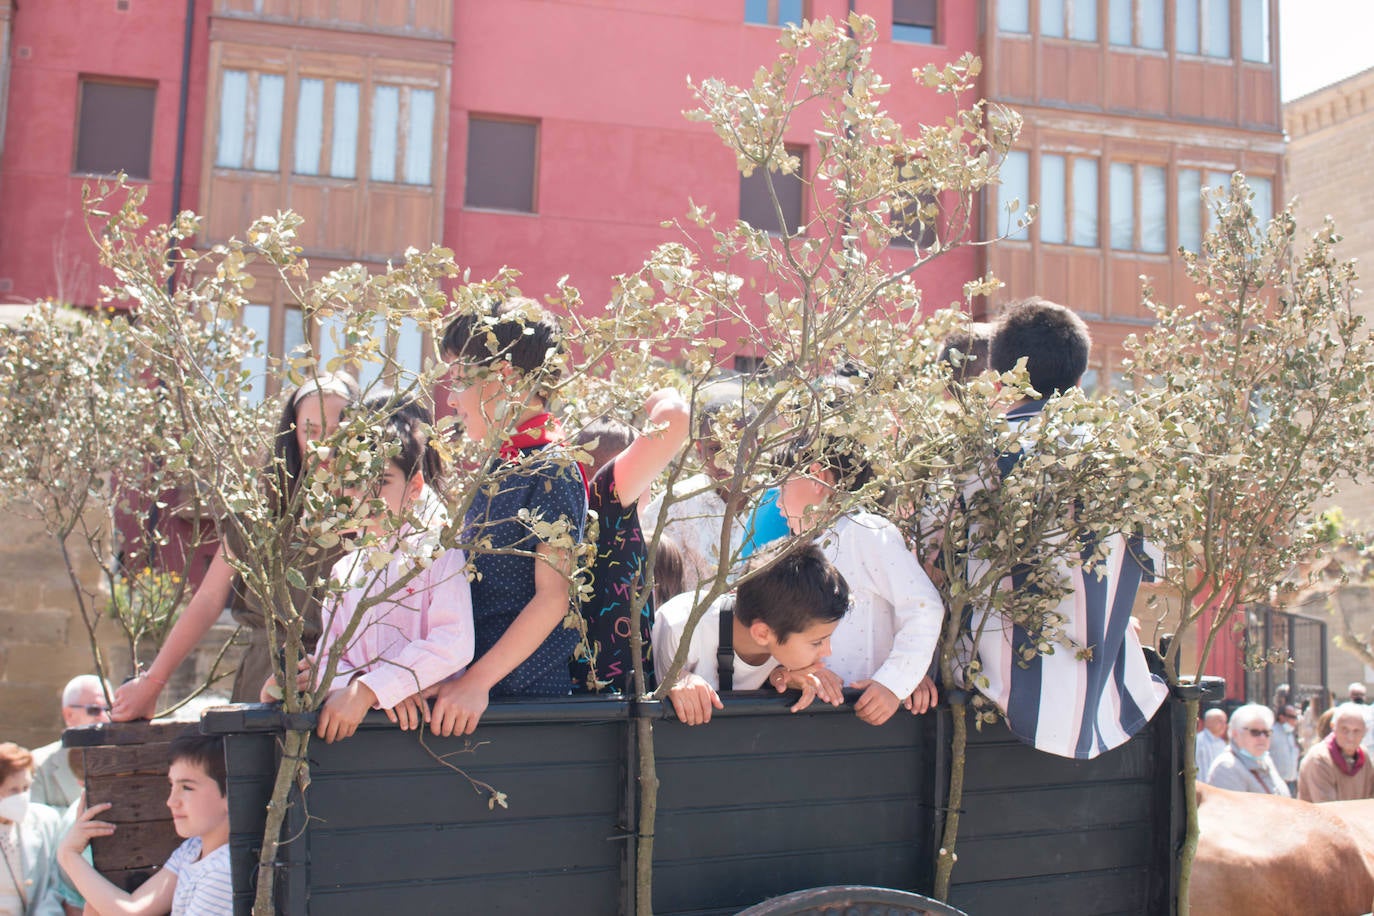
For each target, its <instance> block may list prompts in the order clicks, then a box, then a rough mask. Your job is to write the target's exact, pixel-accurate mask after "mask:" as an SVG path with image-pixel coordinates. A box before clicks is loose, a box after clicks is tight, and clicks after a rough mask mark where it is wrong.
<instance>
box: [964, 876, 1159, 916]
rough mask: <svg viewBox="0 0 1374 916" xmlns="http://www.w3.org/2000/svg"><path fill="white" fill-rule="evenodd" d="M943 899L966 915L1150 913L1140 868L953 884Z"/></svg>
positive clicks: (1146, 882) (1108, 915)
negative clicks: (1042, 877) (947, 897)
mask: <svg viewBox="0 0 1374 916" xmlns="http://www.w3.org/2000/svg"><path fill="white" fill-rule="evenodd" d="M954 881H955V886H954V887H952V888H951V889H950V900H949V902H950V903H951V904H953V905H954V906H957V907H959V908H960V909H961V910H964V911H966V912H968V913H1053V914H1054V916H1111V914H1117V913H1134V914H1139V916H1154V914H1152V912H1151V910H1150V906H1149V900H1148V896H1147V894H1148V888H1149V875H1148V874H1147V873H1146V872H1145V871H1144V870H1143V869H1133V870H1129V871H1109V872H1083V873H1080V874H1077V875H1065V876H1059V877H1053V878H1044V879H1040V880H1027V879H1020V880H1014V881H994V882H988V883H985V884H959V883H958V882H959V869H958V868H955V869H954Z"/></svg>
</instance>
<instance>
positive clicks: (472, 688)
mask: <svg viewBox="0 0 1374 916" xmlns="http://www.w3.org/2000/svg"><path fill="white" fill-rule="evenodd" d="M487 699H488V694H487V690H486V688H484V687H482V686H481V685H480V684H477V683H476V682H471V681H469V680H468V678H466V677H460V678H458V680H456V681H445V682H444V683H442V684H440V685H439V693H438V694H437V695H436V697H435V700H434V714H433V715H432V716H431V717H430V720H429V730H430V731H432V732H434V734H436V735H441V736H443V737H448V736H449V735H470V734H472V733H473V732H474V731H476V730H477V723H478V722H480V721H482V713H484V712H486V711H487Z"/></svg>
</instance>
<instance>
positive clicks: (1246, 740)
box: [1207, 703, 1292, 798]
mask: <svg viewBox="0 0 1374 916" xmlns="http://www.w3.org/2000/svg"><path fill="white" fill-rule="evenodd" d="M1227 731H1228V734H1229V736H1230V739H1231V742H1230V744H1228V745H1227V747H1226V750H1224V751H1222V752H1221V753H1220V754H1218V755H1217V759H1216V760H1215V761H1213V763H1212V769H1211V772H1209V773H1208V774H1207V783H1208V784H1209V785H1212V786H1215V787H1216V788H1218V789H1230V790H1231V791H1233V792H1261V793H1264V794H1266V795H1281V796H1283V797H1284V798H1291V797H1292V795H1291V794H1290V793H1289V791H1288V786H1287V784H1286V783H1284V781H1283V777H1281V776H1280V775H1279V771H1278V769H1277V768H1275V766H1274V761H1273V759H1272V758H1271V757H1270V756H1269V743H1270V742H1271V741H1272V740H1273V738H1274V712H1273V710H1271V709H1270V708H1269V707H1268V706H1262V705H1260V704H1258V703H1250V704H1247V705H1245V706H1242V707H1240V708H1239V709H1237V710H1236V711H1235V712H1233V713H1231V723H1230V726H1229V728H1228V730H1227Z"/></svg>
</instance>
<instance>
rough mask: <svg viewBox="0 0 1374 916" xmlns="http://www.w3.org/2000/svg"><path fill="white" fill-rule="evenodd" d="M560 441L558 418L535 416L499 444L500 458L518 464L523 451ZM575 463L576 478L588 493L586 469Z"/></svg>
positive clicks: (544, 414)
mask: <svg viewBox="0 0 1374 916" xmlns="http://www.w3.org/2000/svg"><path fill="white" fill-rule="evenodd" d="M562 441H563V425H562V424H561V423H559V422H558V418H557V417H555V416H554V415H553V414H551V413H548V412H547V411H546V412H544V413H539V414H535V415H534V416H532V417H530V418H529V419H528V420H526V421H525V422H524V423H521V424H520V425H519V426H517V427H515V432H513V433H511V435H510V438H508V439H507V440H506V441H505V442H502V443H501V458H502V460H504V461H510V462H518V461H519V460H520V458H521V456H522V455H523V454H524V450H525V449H529V448H542V447H543V446H545V445H552V444H554V443H555V442H562ZM575 463H576V464H577V473H578V476H580V477H581V478H582V489H583V490H585V491H588V492H590V490H591V488H590V486H589V485H588V483H587V471H586V469H585V468H583V467H582V464H581V462H575Z"/></svg>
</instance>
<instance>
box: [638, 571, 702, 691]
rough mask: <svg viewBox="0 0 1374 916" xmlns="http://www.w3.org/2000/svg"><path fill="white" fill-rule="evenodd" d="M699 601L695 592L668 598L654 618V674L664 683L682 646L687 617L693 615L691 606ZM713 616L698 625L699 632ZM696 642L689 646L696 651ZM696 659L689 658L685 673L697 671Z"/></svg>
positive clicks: (683, 668)
mask: <svg viewBox="0 0 1374 916" xmlns="http://www.w3.org/2000/svg"><path fill="white" fill-rule="evenodd" d="M695 599H696V594H695V593H694V592H684V593H682V594H681V595H677V596H675V597H673V598H670V599H668V600H667V601H665V602H664V603H663V606H662V607H661V608H659V609H658V613H656V614H655V615H654V629H653V633H652V634H650V638H651V639H652V644H653V647H654V653H653V655H654V674H655V675H656V677H657V679H658V682H659V683H660V684H661V683H663V680H664V677H665V675H667V673H668V668H669V666H671V665H672V663H673V657H674V656H675V655H677V649H678V646H679V645H681V644H682V631H683V629H684V628H685V627H686V625H687V618H688V617H689V616H690V615H691V613H692V603H693V601H694V600H695ZM710 616H711V615H710V614H706V615H705V616H703V617H702V619H701V621H700V622H698V623H697V628H698V629H700V628H701V627H702V626H704V625H705V623H706V620H707V618H709V617H710ZM696 644H697V640H695V639H693V640H692V644H691V645H690V646H689V647H688V648H689V650H690V649H695V648H696ZM696 661H697V660H696V659H695V658H693V657H692V655H691V654H689V655H688V656H687V662H686V664H684V665H683V666H682V670H683V671H693V670H695V668H696Z"/></svg>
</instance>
